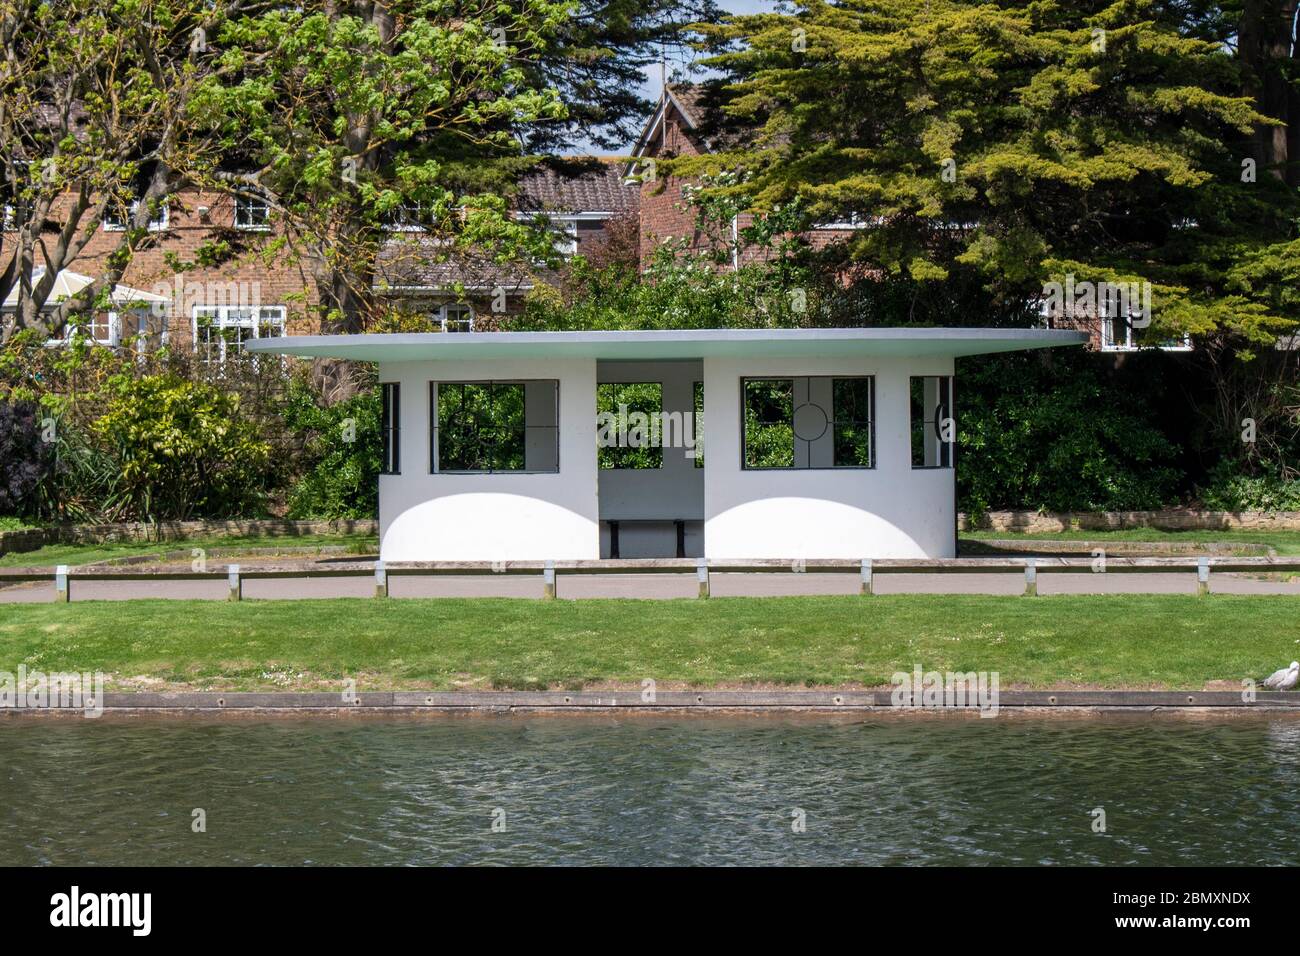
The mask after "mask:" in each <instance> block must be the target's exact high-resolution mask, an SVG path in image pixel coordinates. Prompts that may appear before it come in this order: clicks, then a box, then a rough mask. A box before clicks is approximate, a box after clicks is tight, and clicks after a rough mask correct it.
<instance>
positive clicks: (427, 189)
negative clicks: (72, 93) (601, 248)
mask: <svg viewBox="0 0 1300 956" xmlns="http://www.w3.org/2000/svg"><path fill="white" fill-rule="evenodd" d="M571 9H572V5H571V4H570V3H569V2H567V0H559V2H553V0H521V2H519V3H514V4H489V5H486V6H474V5H470V6H469V7H468V8H467V7H466V6H465V5H463V4H460V3H448V2H446V0H392V2H389V3H385V4H382V5H378V4H361V5H324V6H321V5H319V4H307V5H303V6H276V7H273V8H270V9H263V8H261V7H253V8H249V10H248V11H247V12H246V13H245V14H244V15H236V16H232V17H231V18H230V19H229V20H228V21H227V22H226V23H225V24H224V26H223V29H222V32H221V34H220V37H219V38H218V44H219V46H220V47H221V49H222V50H223V51H224V53H223V55H222V66H223V71H222V72H221V73H219V74H215V75H213V76H212V77H211V78H210V79H209V80H208V81H207V82H205V83H204V85H203V86H202V88H201V89H200V91H199V92H198V93H197V94H196V96H195V102H194V107H193V110H192V114H193V117H194V119H195V121H196V122H197V123H198V125H200V126H201V127H203V128H207V129H210V130H214V131H216V132H217V134H218V135H219V138H220V140H221V142H222V146H223V148H224V150H225V151H226V153H227V154H228V155H231V156H237V157H241V158H242V159H243V160H244V165H245V168H246V170H248V171H249V172H250V173H251V172H252V171H256V174H255V175H247V176H235V177H233V178H232V177H229V176H224V177H223V176H222V175H221V174H218V175H216V176H215V177H214V185H216V186H218V187H219V188H231V187H232V186H234V187H236V188H244V189H248V190H251V191H254V192H256V193H257V194H259V195H261V196H263V197H265V198H266V199H267V200H268V201H269V202H270V203H271V205H272V207H273V208H274V210H275V214H276V216H277V217H278V218H279V219H282V220H283V221H284V222H285V223H286V224H287V225H288V226H289V227H290V229H289V232H290V234H291V235H292V236H294V237H295V239H294V246H295V248H294V252H295V253H297V254H301V255H302V256H303V257H304V259H305V260H306V261H307V263H308V265H309V267H310V268H309V272H310V274H311V276H312V278H313V281H314V283H315V285H316V290H317V293H318V295H319V298H320V301H321V311H322V313H323V321H324V323H325V326H326V328H330V327H334V328H341V329H346V330H352V331H357V330H359V329H360V328H361V327H363V326H364V325H365V323H366V322H368V321H370V320H372V319H374V318H375V314H374V313H375V312H376V308H375V303H374V301H373V297H372V296H371V295H370V290H371V287H372V278H373V275H374V271H375V268H376V259H377V255H378V251H379V248H380V246H381V244H382V243H383V242H384V241H385V240H386V238H387V231H386V227H387V225H388V224H389V223H391V222H392V221H393V219H395V218H403V217H411V216H414V217H415V218H417V219H418V220H419V221H420V223H421V224H422V225H423V226H424V227H425V228H426V230H427V231H428V233H429V234H433V235H436V236H438V237H439V238H441V239H443V240H449V243H451V244H454V245H456V246H457V247H459V248H461V249H466V248H470V249H475V250H479V251H483V250H488V249H490V250H492V251H493V252H496V253H499V254H502V255H505V254H507V253H510V254H515V253H520V252H524V253H528V252H533V253H538V252H540V251H541V250H543V249H545V248H546V247H547V245H548V243H547V241H546V239H545V237H544V235H543V234H541V233H540V232H539V231H538V230H536V229H534V228H533V227H532V226H531V225H530V224H527V223H521V222H519V221H518V220H517V219H516V218H515V217H514V216H513V215H512V213H511V211H510V209H509V208H508V206H507V203H506V201H505V198H504V196H503V193H504V192H505V187H506V186H508V185H509V184H510V182H511V181H512V178H513V177H514V176H515V175H516V174H517V173H518V171H519V169H520V165H521V158H520V155H519V154H520V148H519V139H518V133H519V130H520V129H521V128H523V127H526V126H527V125H528V124H531V123H536V122H542V121H547V120H558V119H561V118H563V116H564V106H563V104H562V103H561V102H560V101H559V99H558V97H557V96H556V94H555V91H554V90H553V89H549V88H544V87H542V86H539V85H536V84H537V82H538V74H537V72H536V69H535V66H536V61H537V58H538V57H539V56H540V55H541V53H542V52H543V51H545V50H547V49H548V48H549V46H550V44H551V42H552V38H553V36H554V34H555V33H556V31H557V30H558V29H559V27H560V25H561V24H562V23H563V22H564V20H565V18H566V17H567V16H568V14H569V13H570V12H571ZM430 250H442V252H443V253H447V252H450V251H451V245H450V244H439V243H431V244H428V245H421V244H419V243H413V244H412V249H411V255H412V256H415V257H418V258H424V259H428V258H430V257H432V256H435V255H437V253H436V252H430Z"/></svg>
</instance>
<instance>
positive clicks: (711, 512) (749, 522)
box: [704, 357, 960, 559]
mask: <svg viewBox="0 0 1300 956" xmlns="http://www.w3.org/2000/svg"><path fill="white" fill-rule="evenodd" d="M952 372H953V361H952V359H951V358H916V359H909V358H893V357H891V358H855V359H832V358H816V359H797V358H790V359H765V358H764V359H758V358H748V359H722V358H718V359H706V360H705V361H704V448H705V452H704V460H705V467H704V509H705V524H704V547H705V553H706V554H707V555H708V556H709V557H711V558H741V559H743V558H951V557H955V548H956V542H955V532H954V528H955V521H956V515H955V502H954V492H955V472H954V471H953V470H952V469H950V468H949V469H913V468H912V453H911V432H910V414H911V412H910V407H909V404H910V403H909V391H908V389H909V381H908V379H909V377H910V376H913V375H951V374H952ZM804 375H846V376H847V375H873V376H875V380H876V381H875V408H874V415H873V420H874V422H875V436H876V455H875V458H876V467H875V468H873V469H857V468H826V469H789V470H776V469H764V470H751V471H746V470H744V469H742V468H741V421H742V419H741V379H742V378H797V377H799V376H804ZM959 424H960V423H959Z"/></svg>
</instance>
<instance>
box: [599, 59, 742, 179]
mask: <svg viewBox="0 0 1300 956" xmlns="http://www.w3.org/2000/svg"><path fill="white" fill-rule="evenodd" d="M725 99H726V92H725V90H724V88H723V87H722V85H721V84H720V83H716V82H714V83H669V84H667V85H666V86H665V87H664V91H663V94H662V95H661V96H660V97H659V103H658V105H657V106H656V107H655V111H654V113H653V114H651V116H650V119H649V120H647V121H646V125H645V127H644V128H643V129H642V130H641V134H640V135H639V136H638V137H637V139H636V145H635V146H633V147H632V155H633V156H634V157H637V156H641V155H644V153H645V152H646V150H647V149H649V147H650V144H651V143H652V142H653V141H654V138H655V136H656V135H658V133H659V130H660V128H661V127H662V125H663V121H664V114H665V112H666V110H668V109H672V110H675V111H676V112H677V114H678V115H679V116H681V118H682V121H683V122H684V123H685V124H686V127H687V128H688V129H689V130H691V132H692V133H694V134H695V138H696V140H697V141H698V142H699V144H700V147H701V149H703V150H704V152H707V153H711V152H713V151H714V150H715V149H717V148H726V147H727V146H730V145H732V144H734V143H736V142H737V141H739V139H740V137H741V136H742V135H743V128H742V127H741V126H740V125H739V124H737V123H736V122H735V120H733V119H732V118H731V117H729V116H728V115H727V114H726V112H725V111H724V110H723V108H722V106H723V103H724V101H725ZM636 165H637V164H636V162H635V161H633V162H630V163H628V164H627V167H626V169H625V170H624V175H625V176H632V175H633V174H634V173H633V171H634V169H635V167H636Z"/></svg>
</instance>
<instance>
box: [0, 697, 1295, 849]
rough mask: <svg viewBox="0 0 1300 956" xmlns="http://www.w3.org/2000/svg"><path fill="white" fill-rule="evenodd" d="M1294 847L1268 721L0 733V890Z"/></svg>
mask: <svg viewBox="0 0 1300 956" xmlns="http://www.w3.org/2000/svg"><path fill="white" fill-rule="evenodd" d="M195 808H202V809H203V810H204V811H205V812H206V823H207V831H206V832H205V833H194V832H193V831H192V829H191V821H192V819H193V817H192V811H193V810H194V809H195ZM1094 808H1102V809H1104V811H1105V815H1106V824H1107V825H1106V831H1105V832H1104V833H1097V832H1094V830H1093V826H1092V824H1093V813H1092V811H1093V810H1094ZM800 815H802V816H800ZM800 818H801V819H802V821H803V823H804V829H803V830H802V832H797V827H795V826H792V825H793V824H797V823H798V822H799V819H800ZM494 820H495V821H497V822H498V823H500V822H502V821H504V828H505V829H504V832H499V831H497V830H494V829H493V823H494ZM1298 826H1300V722H1297V721H1292V720H1285V719H1276V720H1263V719H1260V720H1239V721H1231V722H1180V721H1110V720H1099V721H1073V720H1070V721H1029V720H909V721H899V720H883V721H882V720H878V719H870V718H866V719H862V720H858V721H852V720H843V719H840V720H836V721H828V720H827V721H822V720H788V721H787V720H771V719H763V720H757V719H754V720H740V719H736V720H717V719H707V720H706V719H663V720H645V719H638V720H615V719H608V720H605V719H581V720H578V719H560V718H535V719H525V718H508V719H506V718H493V719H447V720H421V721H393V722H387V721H385V722H378V721H339V722H312V723H308V722H297V721H294V722H288V721H286V722H267V723H216V722H213V723H207V722H198V721H189V722H156V721H141V722H125V721H124V722H110V721H48V722H47V721H34V720H33V721H26V720H10V721H4V722H0V864H5V865H12V864H32V863H39V864H137V865H150V864H307V863H312V864H351V863H370V864H374V863H379V864H397V865H404V864H405V865H424V864H502V865H510V864H617V865H635V864H649V865H657V864H715V865H743V864H751V865H752V864H760V865H761V864H813V863H822V864H827V863H843V864H900V865H932V864H943V863H955V864H972V865H991V864H1008V863H1010V864H1052V865H1078V864H1105V865H1116V864H1131V863H1144V864H1157V865H1160V864H1287V863H1293V862H1294V861H1295V859H1296V853H1295V852H1294V851H1292V850H1290V849H1289V848H1288V847H1287V845H1286V843H1285V841H1278V840H1276V839H1274V837H1273V834H1275V833H1277V832H1296V830H1297V827H1298Z"/></svg>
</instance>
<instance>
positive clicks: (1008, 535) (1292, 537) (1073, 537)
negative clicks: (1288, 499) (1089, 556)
mask: <svg viewBox="0 0 1300 956" xmlns="http://www.w3.org/2000/svg"><path fill="white" fill-rule="evenodd" d="M991 538H992V539H1000V540H1006V541H1025V542H1032V541H1102V542H1104V541H1187V542H1193V543H1196V544H1207V543H1219V542H1239V543H1241V544H1261V545H1266V546H1268V547H1272V548H1276V549H1277V553H1278V554H1300V531H1159V530H1157V529H1155V528H1128V529H1125V530H1123V531H1051V532H1043V533H1041V534H1037V533H1036V534H1024V533H1019V532H1014V531H963V532H961V535H960V539H961V540H970V541H984V540H989V539H991Z"/></svg>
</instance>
